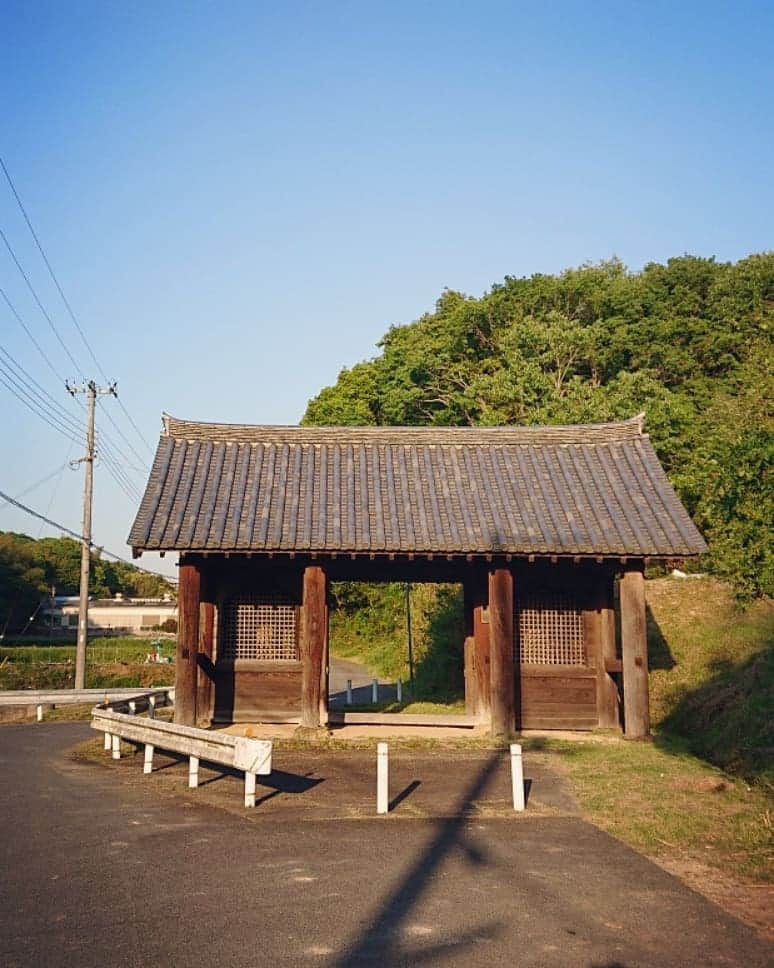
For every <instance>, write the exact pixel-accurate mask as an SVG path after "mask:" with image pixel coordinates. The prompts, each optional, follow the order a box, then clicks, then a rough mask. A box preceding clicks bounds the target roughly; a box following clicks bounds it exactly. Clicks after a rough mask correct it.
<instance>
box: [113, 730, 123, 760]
mask: <svg viewBox="0 0 774 968" xmlns="http://www.w3.org/2000/svg"><path fill="white" fill-rule="evenodd" d="M111 738H112V741H113V759H114V760H120V759H121V737H120V736H118V735H117V734H116V733H113V735H112V737H111Z"/></svg>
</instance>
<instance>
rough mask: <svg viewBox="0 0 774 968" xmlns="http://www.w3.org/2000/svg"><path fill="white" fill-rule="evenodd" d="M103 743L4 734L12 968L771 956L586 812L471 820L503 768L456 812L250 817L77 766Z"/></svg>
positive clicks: (474, 965) (42, 730)
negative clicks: (469, 809)
mask: <svg viewBox="0 0 774 968" xmlns="http://www.w3.org/2000/svg"><path fill="white" fill-rule="evenodd" d="M88 734H89V731H88V728H87V727H86V726H85V725H84V724H70V723H51V724H42V725H29V726H7V727H4V728H2V729H0V776H2V784H1V785H0V817H2V823H3V832H2V867H1V868H0V963H2V965H3V966H5V968H12V966H21V965H24V966H27V965H35V966H41V965H43V966H58V965H67V966H69V968H81V966H92V965H94V966H97V965H99V966H105V965H119V966H124V965H137V966H142V968H147V966H149V965H153V964H156V963H158V964H164V965H173V966H177V965H181V966H182V965H186V966H187V965H204V964H207V965H210V964H218V965H221V966H232V965H233V966H242V965H250V966H262V965H326V966H353V965H361V964H372V965H464V966H469V968H478V966H492V965H509V966H538V965H546V966H563V968H565V966H576V965H577V966H589V968H591V966H598V968H603V966H604V968H615V966H619V968H621V966H625V968H634V966H649V968H650V966H660V965H664V966H666V965H669V966H672V965H674V966H678V965H679V966H686V965H702V966H710V965H724V966H728V965H744V966H764V965H766V966H768V965H770V964H771V963H772V955H773V954H774V952H772V950H771V948H770V947H769V946H767V945H766V944H765V943H764V942H763V941H761V940H759V939H758V937H757V936H756V935H755V934H754V932H752V931H751V930H750V929H748V928H746V927H745V926H743V925H742V924H741V923H739V922H738V921H736V920H734V919H733V918H731V917H730V916H728V915H726V914H725V913H723V912H722V911H720V910H719V909H718V908H716V907H714V906H713V905H712V904H710V903H709V902H708V901H706V900H705V899H703V898H702V897H700V896H698V895H697V894H695V893H693V892H692V891H690V890H689V889H688V888H686V887H685V886H683V885H682V884H681V883H680V882H679V881H677V880H675V879H674V878H672V877H671V876H670V875H668V874H667V873H665V872H664V871H663V870H661V869H660V868H658V867H656V866H655V865H653V864H651V863H650V862H649V861H647V860H646V859H644V858H643V857H640V856H639V855H638V854H636V853H634V852H633V851H631V850H629V849H628V848H627V847H625V846H624V845H622V844H620V843H619V842H617V841H616V840H614V839H612V838H610V837H608V836H607V835H605V834H604V833H602V832H601V831H599V830H597V829H596V828H594V827H592V826H590V825H588V824H586V823H584V822H583V821H582V820H580V819H579V818H578V817H573V816H571V815H562V816H559V815H556V816H550V815H545V814H541V815H536V816H535V817H534V818H529V817H528V816H525V817H522V818H520V819H515V818H514V819H509V818H503V817H493V818H487V817H482V816H478V815H476V816H471V815H467V816H466V815H465V806H466V804H469V803H472V802H474V801H475V800H476V797H477V796H478V793H479V791H480V790H481V789H482V786H483V785H484V784H485V783H486V782H487V780H488V777H489V773H490V772H491V769H492V766H491V764H489V763H488V761H486V760H484V761H483V762H481V763H479V764H478V765H477V766H476V767H475V769H466V770H460V771H459V773H460V777H459V779H460V799H459V806H460V810H459V811H458V814H457V815H456V816H447V817H445V818H437V819H427V818H424V819H421V818H411V817H409V816H407V815H406V816H403V817H402V818H401V816H400V814H399V812H396V814H395V815H392V816H390V817H387V818H376V817H373V818H368V819H362V818H358V819H347V818H339V819H327V820H323V819H310V817H312V818H314V816H315V815H314V814H313V813H312V814H309V815H302V814H298V813H294V812H293V811H289V813H288V816H287V818H286V817H285V816H284V815H283V814H282V813H281V812H280V811H278V810H276V809H273V810H271V811H266V813H265V815H264V818H263V819H262V818H261V817H260V816H259V815H258V813H257V812H256V814H254V815H253V816H252V817H251V820H250V822H245V819H244V817H243V816H240V814H239V812H238V811H236V812H232V811H225V810H222V809H219V808H217V807H215V806H212V805H207V804H205V803H202V802H201V801H200V802H198V803H197V802H196V801H195V799H194V798H193V797H192V796H180V797H174V796H169V795H168V794H166V795H163V796H162V795H160V789H161V788H160V786H159V785H157V783H156V778H155V777H145V778H143V777H142V776H141V773H140V771H139V768H138V769H137V771H136V775H132V776H130V774H129V772H128V771H126V772H125V773H124V774H121V773H120V771H118V770H113V769H111V768H104V767H100V766H95V765H93V764H82V763H75V762H73V761H72V760H70V759H68V757H67V755H66V750H67V749H68V748H69V747H71V746H72V745H73V744H75V743H77V742H78V741H80V740H81V739H83V738H85V737H86V736H88ZM337 755H342V754H337ZM345 755H346V754H345ZM450 755H451V754H450ZM319 769H320V770H321V772H322V773H323V774H324V773H325V762H324V759H321V762H320V764H319ZM172 770H180V771H182V772H184V771H185V766H184V765H183V764H180V765H178V766H174V767H173V768H172ZM201 792H202V791H196V793H197V794H198V793H201ZM259 810H260V807H258V808H256V811H259Z"/></svg>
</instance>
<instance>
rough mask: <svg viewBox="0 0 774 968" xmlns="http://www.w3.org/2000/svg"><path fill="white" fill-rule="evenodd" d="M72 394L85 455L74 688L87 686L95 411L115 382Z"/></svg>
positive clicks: (73, 390)
mask: <svg viewBox="0 0 774 968" xmlns="http://www.w3.org/2000/svg"><path fill="white" fill-rule="evenodd" d="M65 385H66V387H67V392H68V393H69V394H70V395H71V396H73V397H74V396H75V394H76V393H85V394H86V454H85V456H84V457H81V459H80V460H78V461H75V463H77V464H81V463H82V464H85V465H86V468H85V470H86V473H85V475H84V484H83V526H82V527H81V535H82V542H81V588H80V600H79V603H78V639H77V642H76V646H75V688H76V689H85V688H86V645H87V643H88V638H89V569H90V567H91V504H92V494H93V492H94V458H95V456H96V449H95V447H94V411H95V409H96V403H97V397H98V396H103V395H106V394H112V396H114V397H117V396H118V394H117V393H116V385H115V383H111V384H110V386H108V387H104V388H103V387H98V386H97V384H96V383H95V382H94V380H89V381H88V383H84V384H83V385H82V386H79V387H77V386H71V385H70V384H69V383H67V384H65Z"/></svg>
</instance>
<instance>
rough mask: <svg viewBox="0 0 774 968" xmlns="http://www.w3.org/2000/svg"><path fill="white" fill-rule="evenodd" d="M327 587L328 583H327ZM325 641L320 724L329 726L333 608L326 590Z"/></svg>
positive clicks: (321, 671)
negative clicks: (329, 678)
mask: <svg viewBox="0 0 774 968" xmlns="http://www.w3.org/2000/svg"><path fill="white" fill-rule="evenodd" d="M326 586H327V582H326ZM325 592H326V594H325V641H324V643H323V654H322V661H321V662H320V724H321V725H323V726H327V725H328V677H329V674H330V668H329V666H330V654H329V643H330V633H331V607H330V605H329V603H328V590H327V587H326V590H325Z"/></svg>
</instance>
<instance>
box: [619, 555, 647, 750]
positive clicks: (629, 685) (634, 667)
mask: <svg viewBox="0 0 774 968" xmlns="http://www.w3.org/2000/svg"><path fill="white" fill-rule="evenodd" d="M619 593H620V604H621V651H622V653H623V693H624V734H625V735H626V736H628V737H629V738H630V739H639V738H641V737H643V736H647V735H648V734H649V733H650V708H649V698H648V639H647V625H646V621H645V576H644V575H643V573H642V565H637V566H635V567H630V568H626V570H625V571H624V573H623V575H622V576H621V581H620V585H619Z"/></svg>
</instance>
